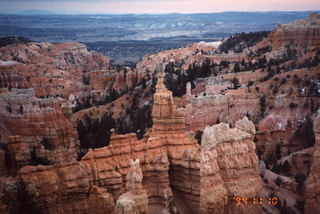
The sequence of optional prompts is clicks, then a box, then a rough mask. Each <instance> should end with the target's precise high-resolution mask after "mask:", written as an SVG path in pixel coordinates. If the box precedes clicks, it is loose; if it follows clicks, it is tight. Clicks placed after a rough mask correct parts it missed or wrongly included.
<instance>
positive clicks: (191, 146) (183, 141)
mask: <svg viewBox="0 0 320 214" xmlns="http://www.w3.org/2000/svg"><path fill="white" fill-rule="evenodd" d="M158 66H159V67H158V69H157V70H158V71H160V72H159V74H158V84H157V86H156V90H157V91H156V93H155V95H154V108H153V112H152V115H153V127H152V128H151V129H149V130H148V132H147V133H146V134H145V136H144V138H143V139H142V140H138V139H137V138H136V136H135V134H126V135H118V134H116V133H115V132H114V131H112V136H111V141H110V145H109V146H107V147H104V148H100V149H95V150H90V151H89V152H88V153H87V154H86V155H85V156H84V157H83V158H82V160H81V161H80V162H76V161H72V162H70V163H59V164H55V165H52V166H42V165H39V166H37V167H35V166H25V167H23V168H22V169H20V171H19V177H21V178H22V180H23V181H24V182H25V183H26V184H27V186H30V188H28V189H29V192H30V194H31V195H33V196H34V198H35V200H36V201H37V206H38V208H39V209H40V210H41V211H42V212H43V213H88V212H91V213H102V210H103V209H105V212H106V213H110V214H111V213H114V212H115V211H118V212H119V213H134V211H138V210H139V212H141V213H145V212H146V210H147V208H146V203H148V204H149V205H160V206H161V207H162V209H163V212H164V213H168V212H176V208H175V205H174V201H173V200H172V199H173V198H179V201H178V202H177V203H179V204H178V205H179V206H178V205H177V207H182V206H183V207H188V210H189V211H190V212H193V213H247V210H244V208H243V207H242V208H241V207H240V208H239V207H237V206H236V205H234V203H232V202H231V201H230V200H231V199H230V198H232V197H236V196H239V197H256V196H257V195H258V194H259V191H260V190H261V181H260V177H259V174H258V169H257V166H258V163H257V156H256V155H255V152H254V150H255V145H254V143H253V141H252V140H253V136H254V134H255V130H254V126H253V124H252V123H251V122H249V121H248V120H247V119H246V118H245V119H243V120H241V121H239V122H237V123H236V128H235V129H229V127H228V125H227V124H221V125H218V126H214V127H213V128H212V129H213V130H216V131H205V135H204V136H203V142H204V143H203V144H202V146H201V148H200V146H199V145H198V144H197V143H196V141H195V140H192V139H190V138H189V137H188V135H187V134H186V132H185V125H184V124H185V121H184V117H183V115H182V114H181V113H180V112H179V111H178V110H177V108H176V106H175V105H174V101H173V98H172V93H171V92H170V91H168V90H167V89H166V88H165V86H164V84H163V73H162V72H161V71H162V70H163V66H161V65H158ZM64 112H65V114H67V112H68V111H64ZM208 129H210V128H208ZM131 159H139V163H138V162H137V161H135V162H133V161H131V164H130V160H131ZM139 164H140V167H139ZM142 175H143V180H142ZM6 182H7V183H6V184H5V185H4V186H5V187H7V188H6V189H5V191H4V193H5V194H4V198H7V197H8V195H10V192H12V190H10V188H9V187H10V185H11V183H12V182H11V183H10V181H9V180H7V181H6ZM259 182H260V183H259ZM142 186H143V189H144V190H145V191H144V190H143V189H142ZM170 187H171V188H172V191H171V188H170ZM127 191H129V192H127ZM126 192H127V193H126ZM172 193H173V195H172ZM146 196H147V198H146ZM175 196H178V197H175ZM116 201H117V203H115V202H116ZM127 201H130V203H129V204H128V203H126V202H127ZM146 201H148V202H146ZM133 202H134V203H133ZM115 204H116V205H115ZM125 204H127V205H128V206H127V205H125ZM6 205H7V206H8V207H9V208H10V207H12V204H11V203H10V202H8V201H7V203H6ZM115 207H117V208H115ZM127 208H128V210H126V209H127ZM250 209H251V207H250ZM252 210H255V211H256V213H257V212H258V213H259V209H257V208H256V207H252ZM178 211H179V210H178Z"/></svg>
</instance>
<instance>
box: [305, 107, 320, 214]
mask: <svg viewBox="0 0 320 214" xmlns="http://www.w3.org/2000/svg"><path fill="white" fill-rule="evenodd" d="M313 129H314V133H315V135H316V144H315V146H314V147H315V150H314V153H313V156H312V165H311V168H310V174H309V176H308V179H307V181H306V198H307V199H306V205H305V213H315V214H319V213H320V210H319V204H320V196H319V192H320V180H319V176H320V111H319V110H318V116H317V117H316V119H315V120H314V128H313Z"/></svg>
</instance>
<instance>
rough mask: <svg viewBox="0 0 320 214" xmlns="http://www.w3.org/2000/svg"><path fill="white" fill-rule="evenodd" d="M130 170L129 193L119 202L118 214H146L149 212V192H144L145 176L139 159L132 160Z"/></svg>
mask: <svg viewBox="0 0 320 214" xmlns="http://www.w3.org/2000/svg"><path fill="white" fill-rule="evenodd" d="M130 165H131V167H130V170H129V173H128V174H127V184H126V187H127V191H128V192H126V193H125V194H123V195H121V196H120V197H119V199H118V200H117V204H116V213H117V214H129V213H132V214H134V213H136V214H146V213H147V210H148V196H147V192H146V191H145V190H143V187H142V179H143V175H142V172H141V168H140V166H139V165H140V162H139V159H137V160H136V161H133V160H130Z"/></svg>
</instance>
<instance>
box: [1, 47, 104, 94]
mask: <svg viewBox="0 0 320 214" xmlns="http://www.w3.org/2000/svg"><path fill="white" fill-rule="evenodd" d="M0 60H1V61H0V62H1V63H0V64H1V66H0V67H1V69H0V86H1V87H12V88H34V90H35V93H36V96H38V97H48V96H53V95H60V96H62V97H64V98H67V97H69V95H70V93H75V92H78V91H80V90H82V89H83V84H82V81H83V78H84V77H86V78H88V77H89V76H88V75H89V72H91V71H94V70H106V69H108V68H109V58H108V57H105V56H103V55H102V54H98V53H96V52H88V51H87V49H86V46H85V45H83V44H81V43H76V42H74V43H64V44H50V43H36V42H32V43H27V44H14V45H9V46H6V47H3V48H0Z"/></svg>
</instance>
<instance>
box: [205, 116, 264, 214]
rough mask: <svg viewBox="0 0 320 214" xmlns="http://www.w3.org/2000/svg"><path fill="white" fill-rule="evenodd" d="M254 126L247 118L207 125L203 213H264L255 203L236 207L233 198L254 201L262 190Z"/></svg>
mask: <svg viewBox="0 0 320 214" xmlns="http://www.w3.org/2000/svg"><path fill="white" fill-rule="evenodd" d="M254 135H255V128H254V124H253V123H252V122H251V121H249V120H248V118H246V117H245V118H244V119H242V120H239V121H237V122H236V127H235V128H234V129H230V128H229V125H228V124H225V123H220V124H218V125H214V126H212V127H209V126H207V127H206V129H205V130H204V133H203V136H202V145H201V149H202V151H201V170H200V176H201V180H200V184H201V187H200V189H201V195H200V197H201V200H200V207H201V213H261V208H260V207H259V206H256V205H253V204H246V205H243V204H242V205H240V206H237V205H236V204H235V201H234V199H233V197H241V198H255V197H257V196H259V194H260V192H261V190H262V183H261V178H260V176H259V171H258V157H257V155H256V154H255V144H254V143H253V138H254Z"/></svg>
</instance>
